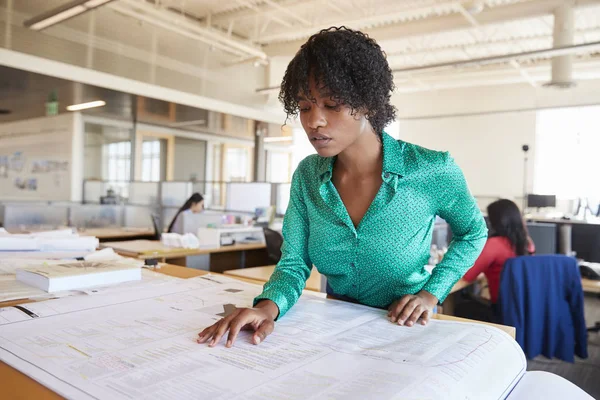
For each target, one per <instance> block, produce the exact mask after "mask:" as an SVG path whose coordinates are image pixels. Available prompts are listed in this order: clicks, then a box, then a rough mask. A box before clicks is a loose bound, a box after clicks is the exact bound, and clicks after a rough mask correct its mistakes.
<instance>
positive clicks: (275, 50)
mask: <svg viewBox="0 0 600 400" xmlns="http://www.w3.org/2000/svg"><path fill="white" fill-rule="evenodd" d="M4 1H5V2H6V1H7V0H4ZM65 1H66V0H27V1H14V2H13V4H14V11H15V13H17V14H18V15H19V16H21V17H25V16H33V15H38V14H39V13H41V12H43V11H45V10H48V9H51V8H53V7H55V6H57V5H60V4H64V3H65ZM566 2H567V0H453V1H447V0H402V1H399V0H115V1H113V2H111V3H109V4H107V5H105V6H102V7H100V8H99V9H97V10H96V11H93V12H90V13H87V14H86V15H82V16H79V17H76V18H73V19H71V20H69V21H66V22H64V23H62V24H61V28H62V30H60V29H57V28H50V29H48V30H47V31H45V32H44V33H46V34H49V35H55V36H60V37H63V38H66V37H69V36H71V37H70V38H69V40H72V41H73V40H75V41H78V42H79V43H81V44H86V43H87V44H91V45H93V46H96V47H99V48H102V50H103V51H107V52H113V53H116V54H119V53H120V54H122V55H126V56H128V57H134V58H136V59H137V60H139V61H140V63H145V64H147V63H149V62H150V60H152V62H153V63H154V64H155V65H158V66H160V67H161V68H164V69H168V70H171V71H174V72H177V73H185V74H188V75H194V74H196V75H202V76H203V77H204V78H203V79H206V80H208V81H213V82H217V83H218V82H224V81H225V82H226V81H227V73H228V70H227V69H226V68H227V67H228V66H232V65H242V64H243V65H247V67H248V68H249V69H248V70H247V71H249V70H250V69H251V68H261V66H266V65H268V63H269V62H270V61H271V60H272V59H273V57H284V58H286V57H287V58H291V57H292V56H293V54H294V53H295V52H296V51H297V49H298V48H299V46H300V45H301V44H302V43H303V41H305V40H306V38H308V37H309V36H310V35H311V34H313V33H315V32H317V31H318V30H319V29H322V28H326V27H329V26H332V25H347V26H349V27H352V28H355V29H360V30H363V31H365V32H367V33H369V34H370V35H371V36H372V37H374V38H375V39H377V40H378V41H379V42H380V44H381V45H382V47H383V49H384V50H385V51H386V53H387V55H388V60H389V62H390V65H391V67H392V68H393V69H407V68H415V67H423V66H429V65H433V64H438V63H452V62H464V61H468V60H475V59H480V58H483V57H493V56H499V55H505V54H512V53H523V52H530V51H536V50H540V49H548V48H551V47H552V46H553V40H552V34H553V25H554V17H553V12H554V10H555V9H556V8H557V7H559V6H560V5H562V4H565V3H566ZM0 4H1V3H0ZM572 4H573V6H574V9H575V37H574V41H575V44H582V43H591V42H598V41H600V0H578V1H572ZM92 14H93V15H94V16H93V17H92V16H91V15H92ZM92 19H93V22H92ZM88 34H89V37H88V36H87V35H88ZM73 35H76V36H77V38H74V37H73ZM134 50H135V51H134ZM575 61H576V63H575V66H574V71H575V78H576V79H596V78H600V55H599V54H598V51H597V49H592V50H590V51H587V52H583V53H582V54H578V55H577V56H576V59H575ZM140 65H141V64H140ZM549 79H550V66H549V60H548V57H531V58H530V59H526V58H525V59H523V58H522V59H519V60H518V61H511V62H506V61H505V62H501V63H498V65H491V66H480V65H471V66H469V67H464V68H460V69H455V70H453V71H450V72H445V73H440V72H439V71H422V72H415V73H411V74H400V75H398V76H397V86H398V88H399V90H400V91H403V90H404V91H419V90H434V89H443V88H450V87H461V86H472V85H488V84H504V83H516V82H526V83H528V84H531V85H534V86H536V85H540V84H542V83H544V82H546V81H548V80H549ZM254 86H255V87H256V86H257V84H254ZM239 90H240V91H241V90H242V88H240V89H239Z"/></svg>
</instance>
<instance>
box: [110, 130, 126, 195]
mask: <svg viewBox="0 0 600 400" xmlns="http://www.w3.org/2000/svg"><path fill="white" fill-rule="evenodd" d="M104 158H105V162H104V165H105V166H106V174H105V176H106V178H107V179H106V180H107V181H108V183H109V186H110V187H111V188H112V189H113V190H115V191H116V192H117V194H119V195H121V196H124V197H127V195H128V193H127V188H128V187H127V182H129V178H130V177H131V175H130V173H131V142H129V141H127V142H114V143H108V144H105V145H104Z"/></svg>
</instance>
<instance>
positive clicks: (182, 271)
mask: <svg viewBox="0 0 600 400" xmlns="http://www.w3.org/2000/svg"><path fill="white" fill-rule="evenodd" d="M156 271H157V272H161V273H163V274H166V275H170V276H175V277H178V278H184V279H185V278H191V277H194V276H201V275H205V274H207V273H208V272H206V271H198V270H194V269H191V268H183V267H181V266H177V265H170V264H163V265H161V268H159V269H157V270H156ZM242 280H243V279H242ZM332 301H337V300H332ZM433 318H434V319H439V320H446V321H461V322H475V323H484V322H479V321H471V320H467V319H463V318H457V317H450V316H446V315H439V314H437V315H434V316H433ZM484 324H486V325H492V326H495V327H497V328H499V329H501V330H503V331H504V332H506V333H507V334H509V335H510V336H512V337H513V338H514V337H515V328H513V327H510V326H503V325H494V324H488V323H484ZM0 388H2V393H3V397H2V398H6V399H11V400H12V399H17V400H20V399H23V400H26V399H36V400H61V399H63V398H62V397H61V396H59V395H58V394H56V393H54V392H53V391H51V390H50V389H48V388H46V387H45V386H43V385H41V384H40V383H38V382H36V381H34V380H33V379H31V378H29V377H28V376H27V375H25V374H23V373H21V372H19V371H17V370H16V369H14V368H12V367H10V366H8V365H7V364H5V363H3V362H1V361H0Z"/></svg>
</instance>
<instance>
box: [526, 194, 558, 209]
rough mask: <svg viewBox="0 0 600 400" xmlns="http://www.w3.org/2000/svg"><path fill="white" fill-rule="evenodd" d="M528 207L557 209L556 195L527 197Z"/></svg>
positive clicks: (532, 195) (531, 195)
mask: <svg viewBox="0 0 600 400" xmlns="http://www.w3.org/2000/svg"><path fill="white" fill-rule="evenodd" d="M527 207H530V208H544V207H556V196H555V195H542V194H530V195H527Z"/></svg>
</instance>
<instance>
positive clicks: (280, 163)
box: [267, 151, 291, 183]
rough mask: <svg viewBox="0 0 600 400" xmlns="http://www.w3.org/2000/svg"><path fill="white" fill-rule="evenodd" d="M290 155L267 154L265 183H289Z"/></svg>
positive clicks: (271, 152)
mask: <svg viewBox="0 0 600 400" xmlns="http://www.w3.org/2000/svg"><path fill="white" fill-rule="evenodd" d="M290 167H291V160H290V154H289V153H284V152H280V151H268V152H267V181H268V182H273V183H287V182H290V178H291V177H290Z"/></svg>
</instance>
